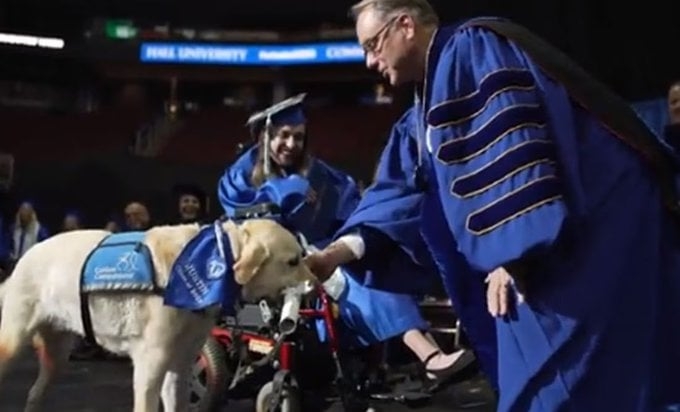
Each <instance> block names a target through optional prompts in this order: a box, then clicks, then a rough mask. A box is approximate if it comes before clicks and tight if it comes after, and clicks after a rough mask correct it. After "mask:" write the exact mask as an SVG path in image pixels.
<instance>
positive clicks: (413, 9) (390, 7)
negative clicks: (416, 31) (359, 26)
mask: <svg viewBox="0 0 680 412" xmlns="http://www.w3.org/2000/svg"><path fill="white" fill-rule="evenodd" d="M367 9H374V10H376V11H377V12H378V13H380V14H381V15H382V16H383V17H384V18H387V17H388V16H393V15H396V14H399V13H406V14H408V15H410V16H411V17H412V18H413V19H414V20H415V21H416V22H418V23H420V24H424V25H428V26H436V25H438V24H439V17H438V16H437V13H436V12H435V11H434V9H433V8H432V6H431V5H430V3H429V2H428V1H427V0H361V1H360V2H358V3H356V4H355V5H354V6H352V8H351V9H350V15H351V16H352V19H354V21H356V20H357V18H358V17H359V15H360V14H361V13H362V12H363V11H364V10H367Z"/></svg>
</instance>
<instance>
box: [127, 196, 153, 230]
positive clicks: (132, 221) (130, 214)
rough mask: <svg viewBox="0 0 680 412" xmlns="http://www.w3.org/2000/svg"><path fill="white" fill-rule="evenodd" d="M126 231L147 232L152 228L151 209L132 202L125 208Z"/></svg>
mask: <svg viewBox="0 0 680 412" xmlns="http://www.w3.org/2000/svg"><path fill="white" fill-rule="evenodd" d="M123 213H124V215H125V227H124V229H123V230H124V231H126V232H127V231H135V230H146V229H149V228H150V227H151V215H150V214H149V209H148V208H147V207H146V205H145V204H144V203H142V202H139V201H135V202H130V203H128V204H127V206H125V210H124V212H123Z"/></svg>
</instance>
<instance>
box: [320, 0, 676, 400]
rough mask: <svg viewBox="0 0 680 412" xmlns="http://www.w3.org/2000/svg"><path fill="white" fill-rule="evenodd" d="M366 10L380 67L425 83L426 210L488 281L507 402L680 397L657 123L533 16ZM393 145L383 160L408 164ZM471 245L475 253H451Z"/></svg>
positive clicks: (437, 245) (667, 203) (336, 252)
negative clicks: (523, 22) (652, 128)
mask: <svg viewBox="0 0 680 412" xmlns="http://www.w3.org/2000/svg"><path fill="white" fill-rule="evenodd" d="M352 11H353V15H354V17H355V19H356V30H357V36H358V38H359V41H360V43H361V44H362V45H363V47H364V49H365V51H366V63H367V66H368V67H369V68H371V69H374V70H377V71H378V72H380V73H381V74H382V75H383V76H385V77H386V78H388V79H389V81H390V82H391V83H392V84H393V85H398V84H402V83H404V82H408V81H415V82H416V83H417V88H416V96H417V97H416V103H415V105H414V107H413V109H412V110H413V111H414V114H413V117H414V118H415V120H414V121H415V123H416V127H415V129H416V141H417V142H418V145H417V146H418V147H417V153H416V154H415V158H416V159H418V162H417V163H416V167H414V171H413V172H414V175H415V176H416V180H417V181H419V182H421V185H420V187H421V191H422V192H423V199H422V202H421V203H420V204H419V205H417V206H414V207H418V208H419V209H420V211H421V212H422V231H423V235H424V237H425V239H426V241H427V243H428V245H429V246H430V248H432V252H433V257H434V258H435V259H436V260H437V261H438V263H439V264H440V265H441V266H442V268H443V270H442V272H443V275H444V276H445V277H446V278H447V279H446V283H447V284H449V285H452V286H454V289H455V287H462V288H465V287H466V286H465V285H466V284H468V285H471V284H473V283H474V282H472V283H471V282H469V277H470V276H471V272H470V270H465V266H466V265H467V266H468V269H471V270H472V271H473V272H477V273H479V277H478V278H477V281H478V282H479V281H486V282H487V290H486V306H487V307H486V309H487V310H488V312H489V313H490V314H491V315H492V316H494V317H495V318H496V321H495V324H496V342H495V343H496V344H497V356H498V388H499V394H500V399H499V410H500V411H557V410H569V411H604V410H612V411H614V410H615V411H641V412H642V411H645V412H646V411H650V412H651V411H658V410H664V408H666V407H667V405H669V404H674V403H678V402H680V391H677V384H676V383H675V377H674V376H675V374H676V373H677V370H680V351H678V349H677V348H678V347H680V328H676V327H674V326H673V325H674V324H675V323H676V322H677V319H676V317H677V315H678V314H680V247H679V242H680V239H679V238H678V235H679V234H678V225H677V220H676V219H677V198H676V197H675V193H674V191H675V188H674V187H672V185H671V182H672V180H673V176H672V172H673V169H672V165H671V164H670V161H669V158H668V157H667V156H665V154H664V153H663V151H662V148H661V146H660V145H659V144H658V142H657V141H656V140H655V139H654V138H653V136H652V135H651V133H649V130H648V129H646V127H645V126H644V125H642V124H641V122H640V120H639V119H638V118H637V116H635V114H634V113H633V112H632V111H631V110H630V108H629V107H628V105H627V104H626V103H625V102H623V101H622V100H621V99H619V98H618V97H616V96H615V95H613V94H612V93H611V92H609V91H608V90H607V89H606V88H604V87H603V86H602V85H600V84H599V83H597V82H595V81H594V80H592V79H591V78H590V77H589V76H588V75H587V74H585V73H584V72H582V71H581V70H580V69H578V68H577V67H575V65H574V64H573V62H571V61H569V60H568V59H566V58H565V57H564V56H563V55H561V54H560V53H559V52H557V51H556V50H554V49H553V48H551V47H549V46H547V45H546V44H544V43H542V42H541V41H540V40H539V39H536V38H535V36H533V35H531V34H530V33H528V32H526V30H524V29H522V28H520V27H519V26H515V25H513V24H511V23H509V22H505V21H502V20H500V19H493V18H489V19H475V20H471V21H467V22H463V23H462V24H459V25H456V26H449V27H438V19H437V16H436V14H435V13H434V11H433V10H432V8H431V6H430V5H429V4H428V3H427V1H426V0H403V1H393V0H364V1H362V2H361V3H358V4H357V5H355V6H354V7H353V9H352ZM556 62H557V63H556ZM388 149H389V147H388ZM383 156H384V157H383V159H382V162H383V167H385V168H398V167H399V164H398V163H397V162H400V161H403V159H399V157H393V156H391V155H390V153H388V152H385V153H384V154H383ZM410 159H413V156H411V157H410ZM649 159H651V160H652V161H651V162H650V161H647V160H649ZM385 162H387V163H388V164H387V165H385V164H384V163H385ZM390 162H395V163H396V164H395V163H390ZM391 183H392V184H393V185H397V184H399V182H391ZM379 184H381V183H380V182H377V183H376V186H375V187H377V185H379ZM362 207H363V208H364V209H366V210H368V209H371V208H372V209H374V214H375V215H376V216H379V215H380V214H381V213H382V216H388V215H389V214H390V213H392V211H391V210H390V209H389V208H388V207H383V206H382V205H381V204H380V203H379V202H376V203H373V204H369V203H366V204H363V205H360V206H359V208H358V211H360V210H362ZM374 219H379V218H377V217H374ZM349 222H352V218H351V217H350V219H349ZM362 226H363V222H362V221H361V219H357V220H356V221H355V222H354V228H352V227H347V226H346V227H345V228H344V229H343V230H341V232H340V233H339V234H340V235H344V234H346V233H350V234H352V235H353V236H356V232H351V230H353V229H356V228H361V227H362ZM343 238H344V236H341V237H340V238H339V239H338V240H337V241H336V242H333V243H332V244H331V245H329V246H328V247H327V248H326V249H325V250H324V251H322V252H320V253H319V254H317V255H313V256H311V257H309V258H308V260H307V261H308V264H309V265H310V266H311V267H312V268H313V269H314V270H315V272H316V273H318V274H319V276H320V277H321V278H323V277H325V276H326V273H327V272H328V271H329V270H331V269H332V267H333V266H334V265H336V264H342V263H346V262H347V261H348V260H350V259H351V258H358V257H359V256H357V255H356V254H352V253H350V252H351V249H350V248H349V247H348V246H347V243H346V242H344V241H343ZM395 240H396V241H399V239H395ZM402 244H408V240H407V241H406V242H402ZM458 253H460V254H461V255H462V260H463V262H452V261H453V260H458V259H455V258H454V257H455V256H456V255H457V254H458ZM456 263H457V264H458V265H457V266H458V267H456ZM461 278H462V279H461ZM470 287H471V288H472V286H470ZM474 287H476V285H474ZM449 291H450V292H451V291H452V290H451V289H449ZM470 291H471V290H460V289H458V290H454V291H453V292H454V294H453V296H452V300H453V301H454V303H456V304H457V307H456V310H459V311H461V310H463V311H472V312H473V313H478V312H479V308H477V310H473V309H471V308H470V307H469V306H475V305H476V306H479V305H480V298H482V297H483V296H484V294H482V292H481V291H479V290H476V289H475V290H474V292H475V293H477V297H476V298H474V297H473V296H471V295H470ZM456 298H459V299H458V300H457V301H456ZM466 306H467V307H466ZM462 320H463V321H464V322H465V319H462ZM464 326H465V327H466V330H468V329H470V330H474V329H475V328H477V327H478V326H479V325H474V324H469V323H468V324H467V325H464ZM478 336H479V337H481V338H482V340H483V339H489V338H490V335H488V334H484V333H480V334H479V335H478ZM473 343H474V342H473ZM479 343H480V342H479V341H478V342H477V344H479ZM481 343H483V344H486V345H489V344H491V343H492V342H489V341H482V342H481Z"/></svg>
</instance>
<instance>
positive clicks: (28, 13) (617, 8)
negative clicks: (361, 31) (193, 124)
mask: <svg viewBox="0 0 680 412" xmlns="http://www.w3.org/2000/svg"><path fill="white" fill-rule="evenodd" d="M352 3H354V1H351V0H222V1H215V0H52V1H43V0H0V31H11V32H22V33H27V34H38V35H58V36H61V37H63V38H65V39H67V40H71V41H79V40H82V39H83V33H84V32H85V30H87V27H88V25H89V24H91V21H92V19H93V18H95V17H99V18H117V19H133V20H134V21H135V22H136V23H139V24H143V25H144V24H145V25H150V26H153V25H162V24H169V25H175V26H184V27H192V28H196V29H200V28H215V29H266V30H283V31H304V30H310V29H316V28H319V26H321V24H330V25H333V26H340V27H348V26H350V22H349V20H348V17H347V10H348V7H349V6H350V5H351V4H352ZM673 3H674V2H669V1H663V0H650V1H644V2H637V1H633V2H630V3H626V2H621V1H614V0H432V4H433V6H434V7H435V8H436V9H437V11H438V12H439V14H440V16H441V19H442V20H443V21H444V22H447V21H455V20H457V19H461V18H465V17H472V16H479V15H501V16H506V17H510V18H513V19H514V20H516V21H518V22H520V23H523V24H525V25H526V26H528V27H529V28H530V29H532V30H534V31H535V32H537V33H538V34H540V35H542V36H544V37H546V38H547V39H548V40H550V41H551V42H552V43H554V44H556V45H557V46H558V47H560V48H561V49H562V50H564V51H565V52H567V53H568V54H569V55H571V56H572V57H573V58H575V59H576V60H577V61H578V62H579V63H581V64H582V65H583V66H585V67H586V68H587V69H589V70H590V71H592V72H594V73H595V74H596V75H597V76H598V77H600V78H601V79H602V80H604V81H605V82H607V83H608V84H610V85H612V86H613V87H614V88H615V89H617V90H618V91H619V92H620V93H621V94H624V95H625V96H627V97H629V98H644V97H646V96H651V95H658V94H659V92H665V89H666V87H667V86H668V84H669V83H670V82H671V81H672V80H674V79H677V78H680V59H677V58H676V57H675V56H673V54H675V53H677V49H678V47H677V42H678V39H680V24H678V23H677V13H675V12H674V10H673Z"/></svg>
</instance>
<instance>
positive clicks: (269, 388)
mask: <svg viewBox="0 0 680 412" xmlns="http://www.w3.org/2000/svg"><path fill="white" fill-rule="evenodd" d="M273 395H274V382H271V381H270V382H267V383H266V384H265V385H264V386H263V387H262V389H260V392H258V393H257V400H256V401H255V411H256V412H300V411H302V408H301V406H300V394H299V393H298V389H297V388H296V387H293V386H291V385H289V384H285V385H284V387H283V388H282V389H281V399H280V402H279V404H278V405H276V406H275V407H274V408H273V409H269V406H270V405H269V401H270V399H271V397H272V396H273Z"/></svg>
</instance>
